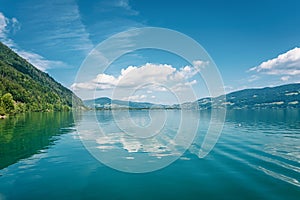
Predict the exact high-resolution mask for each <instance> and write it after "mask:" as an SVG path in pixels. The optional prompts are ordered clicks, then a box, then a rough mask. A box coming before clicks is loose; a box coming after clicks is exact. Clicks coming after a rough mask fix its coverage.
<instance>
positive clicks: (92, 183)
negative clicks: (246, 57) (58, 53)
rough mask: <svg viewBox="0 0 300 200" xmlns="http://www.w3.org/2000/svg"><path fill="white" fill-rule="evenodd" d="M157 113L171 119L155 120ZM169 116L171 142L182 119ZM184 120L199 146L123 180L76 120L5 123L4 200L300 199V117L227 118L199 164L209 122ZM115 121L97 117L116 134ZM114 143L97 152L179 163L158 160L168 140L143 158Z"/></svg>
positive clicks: (1, 130) (272, 113)
mask: <svg viewBox="0 0 300 200" xmlns="http://www.w3.org/2000/svg"><path fill="white" fill-rule="evenodd" d="M123 112H125V111H123ZM147 112H148V111H132V112H131V113H130V115H131V117H132V119H130V120H135V121H136V123H140V124H147V123H149V115H148V113H147ZM159 112H165V111H156V113H155V114H156V115H157V116H159V115H160V113H159ZM166 112H168V113H169V114H171V116H173V118H171V119H170V120H169V121H168V122H167V128H166V129H165V130H164V131H165V132H166V134H170V135H172V131H174V127H176V126H175V125H176V124H178V119H180V111H172V110H171V111H166ZM91 116H92V113H89V112H86V113H83V114H82V115H81V116H79V117H78V119H77V120H78V121H79V122H81V121H85V120H87V121H88V119H89V117H91ZM118 116H122V111H120V114H119V115H118ZM185 116H186V117H190V119H189V120H190V121H193V120H195V119H197V118H201V120H200V122H201V123H200V125H199V128H198V132H197V135H196V137H195V139H194V142H193V144H192V145H191V146H190V147H189V149H188V150H187V151H185V152H184V154H183V155H182V156H181V157H180V158H179V159H177V160H176V161H175V162H173V163H172V164H171V165H169V166H167V167H165V168H163V169H160V170H157V171H154V172H150V173H142V174H133V173H125V172H120V171H117V170H115V169H112V168H110V167H108V166H106V165H104V164H102V163H100V162H99V161H98V160H97V159H95V158H94V157H93V156H92V155H91V154H90V153H89V152H88V151H87V150H86V149H85V147H84V145H83V143H82V142H81V140H80V139H79V135H78V134H77V132H76V125H75V123H74V119H73V115H72V113H32V114H26V115H20V116H17V117H14V118H10V119H5V120H1V121H0V200H2V199H30V200H31V199H300V183H299V182H300V111H299V110H261V111H229V112H228V113H227V118H226V123H225V126H224V129H223V131H222V134H221V137H220V138H219V140H218V142H217V144H216V145H215V147H214V149H213V150H212V151H211V152H210V153H209V154H208V155H207V156H206V157H205V158H199V157H198V152H199V148H200V147H201V142H203V135H204V134H205V131H204V130H205V128H207V126H208V123H209V120H210V114H209V113H207V112H203V113H200V114H199V113H196V114H195V113H194V114H193V113H191V114H190V115H185ZM113 119H114V118H113V117H112V113H111V112H107V111H105V112H104V111H103V112H97V120H98V121H99V124H100V126H101V127H102V128H103V129H104V130H105V131H106V132H109V133H114V134H115V133H117V132H118V130H117V127H116V126H115V124H114V120H113ZM116 120H124V118H118V119H116ZM125 120H126V119H125ZM127 120H129V119H127ZM150 121H151V120H150ZM125 122H126V121H125ZM108 138H109V139H107V138H106V140H104V139H103V138H100V140H99V141H100V142H98V144H97V145H96V144H95V148H98V149H99V150H100V151H101V152H102V153H103V154H104V155H106V156H110V153H111V152H112V151H111V149H114V148H122V149H123V150H124V151H126V152H127V153H130V155H131V154H132V155H131V156H130V157H128V156H127V157H124V159H129V160H131V159H132V160H134V159H135V157H134V156H136V155H137V154H142V153H143V154H145V153H155V154H153V155H155V156H156V157H155V156H153V155H151V156H152V157H154V158H155V159H163V157H168V156H170V157H171V156H174V155H172V153H170V152H168V153H166V152H165V151H158V152H157V148H156V147H157V144H162V142H166V141H167V140H163V139H161V141H160V143H153V144H152V147H153V148H150V147H151V143H150V144H149V145H150V146H149V145H148V146H146V147H145V146H144V147H143V150H142V151H141V148H140V146H138V145H137V141H132V140H126V138H124V137H123V136H120V137H118V136H116V135H108ZM112 138H114V139H112ZM120 138H123V139H122V140H121V139H120ZM91 145H93V144H91ZM147 151H149V152H147ZM151 151H153V152H151ZM173 153H174V151H173ZM111 157H112V158H115V159H119V160H120V159H123V158H122V157H116V156H111ZM121 161H122V160H121ZM153 162H155V161H153ZM144 164H145V163H144ZM146 164H147V163H146Z"/></svg>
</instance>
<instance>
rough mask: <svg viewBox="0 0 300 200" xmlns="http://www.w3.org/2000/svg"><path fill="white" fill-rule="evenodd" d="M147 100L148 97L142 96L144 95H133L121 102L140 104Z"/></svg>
mask: <svg viewBox="0 0 300 200" xmlns="http://www.w3.org/2000/svg"><path fill="white" fill-rule="evenodd" d="M146 98H147V95H144V94H142V95H132V96H128V97H124V98H122V99H121V100H123V101H135V102H140V101H144V100H145V99H146Z"/></svg>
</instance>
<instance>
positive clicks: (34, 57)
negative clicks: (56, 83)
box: [15, 50, 68, 71]
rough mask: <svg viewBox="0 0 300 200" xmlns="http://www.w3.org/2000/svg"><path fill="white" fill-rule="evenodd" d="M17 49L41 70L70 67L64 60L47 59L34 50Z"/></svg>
mask: <svg viewBox="0 0 300 200" xmlns="http://www.w3.org/2000/svg"><path fill="white" fill-rule="evenodd" d="M15 51H16V52H17V53H18V54H19V55H20V56H22V57H23V58H24V59H26V60H27V61H28V62H30V63H31V64H32V65H34V66H35V67H36V68H38V69H39V70H41V71H46V70H47V69H50V68H58V67H64V68H66V67H68V65H67V64H65V63H64V62H61V61H57V60H47V59H46V58H44V57H43V56H41V55H39V54H36V53H33V52H28V51H23V50H15Z"/></svg>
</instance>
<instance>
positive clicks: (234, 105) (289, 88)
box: [84, 83, 300, 110]
mask: <svg viewBox="0 0 300 200" xmlns="http://www.w3.org/2000/svg"><path fill="white" fill-rule="evenodd" d="M84 104H85V105H86V106H87V107H89V108H96V109H150V108H156V109H191V110H192V109H200V110H207V109H211V108H212V107H214V108H223V107H225V106H226V107H227V109H266V108H300V83H295V84H288V85H281V86H276V87H266V88H259V89H245V90H240V91H235V92H231V93H229V94H227V95H226V99H225V98H224V96H220V97H216V98H209V97H207V98H201V99H199V100H197V101H194V102H186V103H183V104H174V105H161V104H152V103H147V102H132V101H121V100H111V99H110V98H107V97H102V98H97V99H95V100H85V101H84Z"/></svg>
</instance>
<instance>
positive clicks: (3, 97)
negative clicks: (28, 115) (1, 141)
mask: <svg viewBox="0 0 300 200" xmlns="http://www.w3.org/2000/svg"><path fill="white" fill-rule="evenodd" d="M72 104H74V105H73V106H83V103H82V101H81V99H80V98H78V97H77V96H76V95H75V94H74V93H73V92H72V91H70V90H69V89H68V88H65V87H64V86H62V85H61V84H60V83H58V82H56V81H55V80H54V79H53V78H52V77H50V76H49V75H48V74H47V73H45V72H42V71H40V70H38V69H37V68H36V67H34V66H33V65H32V64H30V63H29V62H28V61H26V60H25V59H23V58H22V57H21V56H19V55H18V54H16V53H15V52H14V51H12V50H11V49H10V48H8V47H7V46H6V45H4V44H2V43H1V42H0V115H3V114H4V115H5V114H10V113H18V112H25V111H52V110H54V111H62V110H69V109H70V108H71V107H72Z"/></svg>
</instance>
